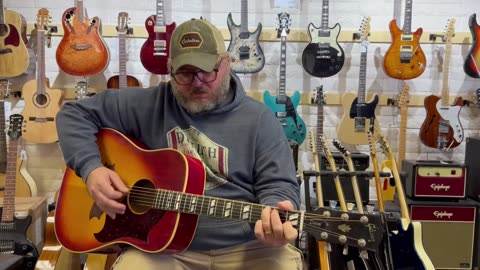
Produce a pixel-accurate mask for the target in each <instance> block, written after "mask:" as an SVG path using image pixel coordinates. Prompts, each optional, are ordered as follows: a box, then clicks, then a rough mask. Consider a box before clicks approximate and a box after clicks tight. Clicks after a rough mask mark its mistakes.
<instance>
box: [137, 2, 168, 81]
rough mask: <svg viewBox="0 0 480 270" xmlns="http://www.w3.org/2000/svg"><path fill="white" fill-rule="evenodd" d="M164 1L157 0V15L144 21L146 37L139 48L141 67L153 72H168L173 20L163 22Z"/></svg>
mask: <svg viewBox="0 0 480 270" xmlns="http://www.w3.org/2000/svg"><path fill="white" fill-rule="evenodd" d="M164 7H165V1H164V0H157V15H152V16H150V17H148V18H147V20H146V21H145V28H146V29H147V32H148V38H147V40H146V41H145V43H143V46H142V48H141V49H140V61H141V62H142V65H143V67H144V68H145V69H146V70H148V71H149V72H151V73H153V74H168V58H169V56H170V39H171V37H172V33H173V30H174V29H175V26H176V24H175V22H172V23H171V24H166V23H165V10H164Z"/></svg>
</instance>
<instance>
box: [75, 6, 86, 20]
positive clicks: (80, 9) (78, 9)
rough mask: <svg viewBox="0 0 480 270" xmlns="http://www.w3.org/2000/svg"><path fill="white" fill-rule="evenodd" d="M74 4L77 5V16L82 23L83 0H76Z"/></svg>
mask: <svg viewBox="0 0 480 270" xmlns="http://www.w3.org/2000/svg"><path fill="white" fill-rule="evenodd" d="M76 6H77V17H78V21H79V22H80V23H81V24H83V20H85V16H84V14H83V12H84V8H83V0H76Z"/></svg>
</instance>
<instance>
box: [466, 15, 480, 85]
mask: <svg viewBox="0 0 480 270" xmlns="http://www.w3.org/2000/svg"><path fill="white" fill-rule="evenodd" d="M468 26H469V27H470V32H471V33H472V40H473V41H472V47H471V48H470V52H469V53H468V54H467V57H466V58H465V63H464V65H463V70H464V71H465V73H466V74H467V75H468V76H470V77H473V78H480V25H478V22H477V15H476V14H475V13H473V14H472V15H470V19H469V20H468Z"/></svg>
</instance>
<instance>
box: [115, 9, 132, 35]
mask: <svg viewBox="0 0 480 270" xmlns="http://www.w3.org/2000/svg"><path fill="white" fill-rule="evenodd" d="M128 20H129V18H128V13H127V12H119V13H118V23H117V27H116V28H117V31H118V33H121V34H127V33H128V31H129V27H128Z"/></svg>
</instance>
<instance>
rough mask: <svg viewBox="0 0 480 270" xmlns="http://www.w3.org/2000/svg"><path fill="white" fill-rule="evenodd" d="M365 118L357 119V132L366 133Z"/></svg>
mask: <svg viewBox="0 0 480 270" xmlns="http://www.w3.org/2000/svg"><path fill="white" fill-rule="evenodd" d="M365 123H366V119H365V117H355V131H360V132H365Z"/></svg>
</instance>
